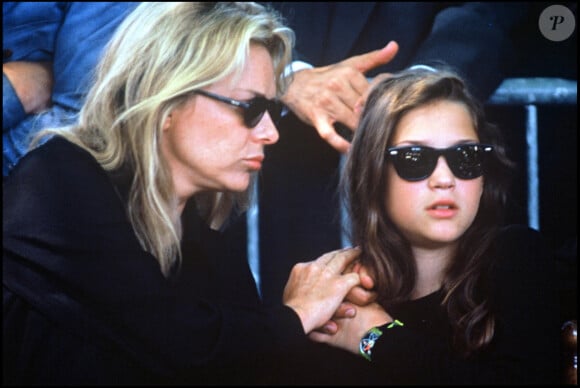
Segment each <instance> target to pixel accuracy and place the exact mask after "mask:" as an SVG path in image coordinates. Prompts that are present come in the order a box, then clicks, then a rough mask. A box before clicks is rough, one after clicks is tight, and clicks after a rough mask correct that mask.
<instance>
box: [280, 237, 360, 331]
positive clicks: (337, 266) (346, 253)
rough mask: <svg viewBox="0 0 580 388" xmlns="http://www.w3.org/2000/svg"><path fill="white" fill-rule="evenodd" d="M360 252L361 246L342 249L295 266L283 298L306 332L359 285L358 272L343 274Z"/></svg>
mask: <svg viewBox="0 0 580 388" xmlns="http://www.w3.org/2000/svg"><path fill="white" fill-rule="evenodd" d="M359 254H360V249H358V248H347V249H340V250H336V251H332V252H328V253H326V254H324V255H322V256H320V257H319V258H318V259H316V260H314V261H310V262H307V263H298V264H296V265H295V266H294V267H293V268H292V271H291V272H290V277H289V279H288V282H287V283H286V287H285V288H284V295H283V301H284V304H285V305H287V306H288V307H291V308H292V309H293V310H294V311H296V313H297V314H298V316H299V317H300V320H301V322H302V326H303V328H304V332H305V333H306V334H308V333H310V332H311V331H313V330H315V329H317V328H320V327H322V326H323V325H325V324H326V323H327V322H328V321H329V320H330V319H331V317H332V316H333V315H334V314H335V312H336V311H337V309H338V308H339V306H341V303H342V302H343V300H344V298H345V297H346V295H347V294H348V293H349V291H351V290H352V288H353V287H355V286H357V285H359V284H360V276H359V274H358V273H356V272H346V273H344V272H345V270H346V268H347V267H348V266H349V264H351V263H352V262H353V261H354V260H355V259H356V257H357V256H358V255H359Z"/></svg>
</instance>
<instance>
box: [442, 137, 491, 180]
mask: <svg viewBox="0 0 580 388" xmlns="http://www.w3.org/2000/svg"><path fill="white" fill-rule="evenodd" d="M484 152H485V151H484V148H483V147H481V146H480V145H477V144H466V145H460V146H457V147H454V148H452V149H449V150H447V151H446V152H445V159H446V160H447V164H448V165H449V168H450V169H451V171H452V172H453V174H454V175H455V176H456V177H457V178H459V179H475V178H478V177H480V176H482V175H483V155H484Z"/></svg>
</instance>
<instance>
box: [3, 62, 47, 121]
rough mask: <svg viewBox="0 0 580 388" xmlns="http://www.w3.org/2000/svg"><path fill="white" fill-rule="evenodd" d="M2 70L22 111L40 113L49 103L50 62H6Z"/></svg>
mask: <svg viewBox="0 0 580 388" xmlns="http://www.w3.org/2000/svg"><path fill="white" fill-rule="evenodd" d="M2 72H3V73H4V74H5V75H6V77H7V78H8V79H9V80H10V83H11V84H12V87H13V88H14V91H15V92H16V95H17V96H18V98H19V99H20V102H21V103H22V106H23V107H24V112H26V113H27V114H35V113H40V112H42V111H43V110H45V109H47V108H48V107H50V105H51V95H52V82H53V77H52V63H51V62H18V61H17V62H6V63H4V64H3V65H2Z"/></svg>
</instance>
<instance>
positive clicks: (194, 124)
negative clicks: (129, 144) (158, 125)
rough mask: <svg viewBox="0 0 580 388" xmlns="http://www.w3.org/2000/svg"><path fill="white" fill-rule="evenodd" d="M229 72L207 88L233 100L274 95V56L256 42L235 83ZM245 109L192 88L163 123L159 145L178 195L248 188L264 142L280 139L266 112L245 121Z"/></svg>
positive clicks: (262, 154)
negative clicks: (254, 120) (248, 122)
mask: <svg viewBox="0 0 580 388" xmlns="http://www.w3.org/2000/svg"><path fill="white" fill-rule="evenodd" d="M231 82H232V78H231V77H228V78H226V79H224V80H222V81H220V82H216V83H215V84H213V85H211V86H209V87H207V88H204V90H206V91H208V92H211V93H214V94H218V95H221V96H225V97H228V98H231V99H235V100H241V101H249V100H251V99H252V98H253V97H256V96H264V97H266V98H274V97H275V94H276V84H275V78H274V68H273V64H272V58H271V57H270V54H269V53H268V51H267V50H266V49H265V48H264V47H262V46H260V45H252V46H251V49H250V57H249V60H248V62H247V64H246V66H245V67H244V69H243V71H242V75H241V77H240V78H239V81H238V82H237V83H236V84H232V83H231ZM243 113H244V112H243V109H242V108H239V107H235V106H233V105H230V104H227V103H224V102H221V101H216V100H215V99H212V98H209V97H207V96H204V95H201V94H194V95H193V96H192V97H191V98H189V99H188V100H187V101H186V102H185V103H184V104H183V105H182V106H180V107H178V108H176V109H174V110H173V111H172V112H171V114H170V115H169V117H168V118H167V120H166V121H165V123H164V126H163V133H162V138H161V149H162V153H163V155H164V157H165V158H166V160H167V161H168V163H169V167H170V170H171V175H172V178H173V183H174V187H175V189H176V192H177V195H178V198H179V199H180V200H184V199H187V198H189V197H190V196H192V195H193V194H195V193H197V192H200V191H207V190H218V191H244V190H246V189H247V188H248V185H249V182H250V175H251V173H254V172H256V171H258V170H260V168H261V167H262V162H263V160H264V146H265V145H268V144H273V143H275V142H276V141H278V137H279V135H278V131H277V130H276V127H275V125H274V123H273V122H272V119H271V117H270V115H269V114H268V113H267V112H266V113H265V114H264V116H263V117H262V119H261V120H260V121H259V123H258V124H257V125H256V126H255V127H253V128H248V127H246V126H245V125H244V120H243Z"/></svg>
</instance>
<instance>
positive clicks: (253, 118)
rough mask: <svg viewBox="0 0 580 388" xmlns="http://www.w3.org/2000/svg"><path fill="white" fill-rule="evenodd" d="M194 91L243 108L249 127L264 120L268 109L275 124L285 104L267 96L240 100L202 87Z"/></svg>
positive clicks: (246, 123) (245, 123) (245, 121)
mask: <svg viewBox="0 0 580 388" xmlns="http://www.w3.org/2000/svg"><path fill="white" fill-rule="evenodd" d="M194 93H198V94H201V95H202V96H206V97H209V98H211V99H214V100H217V101H221V102H225V103H226V104H230V105H233V106H237V107H239V108H242V109H243V112H244V114H243V117H244V125H245V126H246V127H248V128H254V127H255V126H256V125H258V123H259V122H260V120H262V117H264V113H266V111H268V113H269V114H270V118H271V119H272V121H273V122H274V124H277V123H278V121H279V120H280V117H281V114H282V108H283V105H282V103H281V102H279V101H278V100H268V99H267V98H266V97H262V96H256V97H254V98H252V99H251V100H249V101H239V100H234V99H232V98H229V97H224V96H220V95H219V94H214V93H210V92H208V91H205V90H201V89H199V90H195V91H194Z"/></svg>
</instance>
